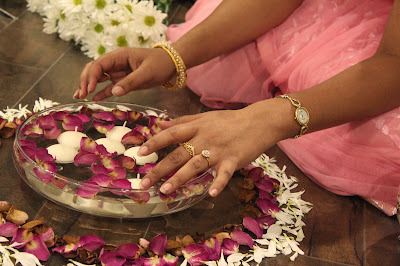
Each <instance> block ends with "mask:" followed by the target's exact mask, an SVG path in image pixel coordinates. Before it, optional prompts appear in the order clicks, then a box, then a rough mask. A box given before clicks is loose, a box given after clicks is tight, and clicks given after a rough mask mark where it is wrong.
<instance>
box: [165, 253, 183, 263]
mask: <svg viewBox="0 0 400 266" xmlns="http://www.w3.org/2000/svg"><path fill="white" fill-rule="evenodd" d="M178 260H179V257H175V256H172V255H171V254H169V253H167V254H164V256H162V258H161V265H165V266H175V265H177V263H178Z"/></svg>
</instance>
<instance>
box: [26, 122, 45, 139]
mask: <svg viewBox="0 0 400 266" xmlns="http://www.w3.org/2000/svg"><path fill="white" fill-rule="evenodd" d="M21 132H22V134H23V135H24V136H28V137H33V138H35V137H39V136H41V135H43V129H41V128H40V126H39V124H28V125H25V126H24V127H23V128H22V130H21Z"/></svg>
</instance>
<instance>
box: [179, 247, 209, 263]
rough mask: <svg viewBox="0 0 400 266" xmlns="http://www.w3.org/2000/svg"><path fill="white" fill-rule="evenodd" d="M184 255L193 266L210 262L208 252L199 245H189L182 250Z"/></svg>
mask: <svg viewBox="0 0 400 266" xmlns="http://www.w3.org/2000/svg"><path fill="white" fill-rule="evenodd" d="M182 254H183V256H185V258H186V259H187V261H188V262H189V263H190V265H192V266H194V265H203V264H204V262H205V261H209V257H208V254H207V252H206V251H205V250H204V247H203V246H202V245H199V244H190V245H188V246H187V247H185V248H184V249H183V250H182Z"/></svg>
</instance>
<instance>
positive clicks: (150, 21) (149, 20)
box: [144, 16, 156, 27]
mask: <svg viewBox="0 0 400 266" xmlns="http://www.w3.org/2000/svg"><path fill="white" fill-rule="evenodd" d="M154 23H156V19H155V18H154V17H153V16H146V17H145V18H144V24H146V25H147V26H149V27H151V26H153V25H154Z"/></svg>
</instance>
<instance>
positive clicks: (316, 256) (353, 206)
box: [0, 0, 400, 265]
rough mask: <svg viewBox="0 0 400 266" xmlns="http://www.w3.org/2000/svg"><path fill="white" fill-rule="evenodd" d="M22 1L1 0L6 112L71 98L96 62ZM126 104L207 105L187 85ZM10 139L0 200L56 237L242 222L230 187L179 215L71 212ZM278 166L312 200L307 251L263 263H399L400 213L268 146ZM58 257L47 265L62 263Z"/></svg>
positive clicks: (1, 85) (183, 4)
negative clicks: (318, 180) (318, 179)
mask: <svg viewBox="0 0 400 266" xmlns="http://www.w3.org/2000/svg"><path fill="white" fill-rule="evenodd" d="M191 4H192V3H191V2H190V1H176V3H175V5H174V7H173V9H172V10H171V12H170V19H171V21H172V22H173V23H179V22H182V21H184V14H185V12H186V11H187V10H188V8H190V6H191ZM25 5H26V3H25V1H23V0H13V1H10V0H0V8H2V9H4V10H5V11H7V13H8V14H10V15H7V14H0V109H3V108H6V107H7V106H10V107H12V106H17V105H18V104H19V103H21V104H30V107H32V104H33V102H34V101H35V100H36V99H37V98H38V97H43V98H47V99H51V100H53V101H57V102H60V103H68V102H73V101H74V100H73V99H72V94H73V92H74V91H75V90H76V88H77V86H78V80H79V74H80V71H81V70H82V68H83V66H84V65H85V64H86V63H87V62H89V61H90V59H89V58H87V57H86V56H84V55H83V54H82V53H81V52H80V50H79V47H76V46H74V44H72V43H68V42H64V41H62V40H60V39H59V38H58V37H57V36H56V35H46V34H44V33H43V32H42V28H43V21H42V18H41V17H40V16H39V15H37V14H32V13H31V12H29V11H27V9H26V7H25ZM113 100H118V101H121V102H133V103H138V104H142V105H151V106H154V107H157V108H161V109H167V110H173V111H174V112H175V113H177V114H194V113H199V112H202V111H204V110H205V108H204V106H203V105H202V104H201V103H200V102H199V99H198V96H197V95H195V94H193V93H192V92H191V91H189V90H184V91H179V92H170V91H165V90H163V89H160V88H154V89H150V90H146V91H139V92H135V93H131V94H130V95H128V96H124V97H122V98H119V99H113ZM11 151H12V140H11V139H7V140H3V142H2V147H1V150H0V169H1V170H2V171H1V173H0V200H7V201H9V202H10V203H12V204H14V205H16V206H18V207H19V208H20V209H22V210H25V211H26V212H27V213H28V214H29V215H30V217H31V218H32V219H34V218H38V217H45V219H46V222H47V224H48V225H50V226H51V227H53V228H54V230H55V233H56V234H57V235H63V234H69V235H87V234H97V235H99V236H100V237H102V238H103V239H105V240H106V242H107V243H114V244H122V243H126V242H136V241H137V240H138V239H139V238H140V237H145V238H147V239H151V238H152V237H153V236H155V235H156V234H158V233H160V232H164V233H166V234H167V235H168V236H169V237H170V236H172V237H174V236H175V235H178V236H183V235H186V234H192V233H195V232H199V233H205V234H211V233H212V232H214V231H216V230H218V229H219V228H221V227H222V226H223V225H224V224H227V223H235V222H238V221H240V217H239V213H240V207H239V206H240V204H239V203H238V201H237V199H236V198H235V197H233V195H232V193H231V191H230V189H229V188H227V189H226V190H225V191H224V193H222V195H221V196H220V197H218V198H216V199H211V198H207V199H206V200H205V202H206V203H207V202H211V203H213V204H214V208H213V209H211V210H210V209H207V208H206V206H208V205H207V204H205V203H203V204H199V205H196V206H195V207H193V208H191V209H189V210H186V211H183V212H181V213H178V214H174V215H168V216H166V217H158V218H152V219H141V220H132V219H112V218H101V219H99V217H96V216H92V215H89V214H83V213H79V212H76V211H72V210H69V209H66V208H64V207H61V206H59V205H57V204H54V203H53V202H51V201H48V200H47V199H45V198H43V197H42V196H40V195H39V194H37V193H36V192H34V191H33V190H32V189H31V188H30V187H29V186H27V185H26V184H25V183H24V182H23V181H22V180H21V178H20V177H19V176H18V173H17V172H16V170H15V169H14V167H13V166H12V164H13V162H12V158H11V156H10V154H11ZM268 155H269V156H273V157H275V158H276V159H277V164H278V165H279V166H280V167H283V166H284V165H285V166H286V167H287V170H286V172H287V173H288V174H289V175H293V176H296V177H297V178H298V179H299V188H301V189H305V191H306V192H305V193H304V195H303V198H304V200H306V201H309V202H311V203H313V204H314V208H313V210H312V211H311V212H310V213H309V214H308V215H307V216H306V218H305V223H306V227H305V228H304V233H305V239H304V240H303V241H302V242H301V245H300V247H301V249H302V250H303V251H304V252H305V255H304V256H299V257H298V258H297V259H296V261H295V262H290V260H289V259H288V257H286V256H278V257H276V258H273V259H266V260H264V261H263V263H262V264H263V265H267V264H268V265H400V244H399V241H398V239H397V236H398V235H399V234H400V226H399V224H398V222H397V220H396V219H395V217H387V216H386V215H384V214H383V213H382V212H380V211H379V210H378V209H376V208H374V207H372V206H371V205H370V204H368V203H366V202H365V201H363V200H362V199H360V198H358V197H342V196H337V195H334V194H332V193H330V192H328V191H326V190H324V189H322V188H320V187H319V186H317V185H315V184H314V183H313V182H311V181H310V180H309V179H308V178H307V177H306V176H305V175H304V174H303V173H302V172H301V171H300V170H299V169H298V168H297V167H296V166H295V165H294V164H293V162H291V161H290V159H289V158H288V157H287V156H286V155H285V154H284V153H283V152H282V151H281V150H280V149H279V148H278V147H274V148H273V149H271V150H269V151H268ZM64 262H65V261H64V260H63V259H62V258H61V257H60V256H57V255H54V256H52V257H51V258H50V260H49V261H48V262H47V263H46V265H63V263H64Z"/></svg>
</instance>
